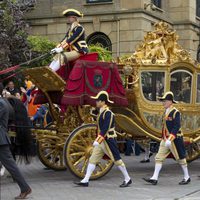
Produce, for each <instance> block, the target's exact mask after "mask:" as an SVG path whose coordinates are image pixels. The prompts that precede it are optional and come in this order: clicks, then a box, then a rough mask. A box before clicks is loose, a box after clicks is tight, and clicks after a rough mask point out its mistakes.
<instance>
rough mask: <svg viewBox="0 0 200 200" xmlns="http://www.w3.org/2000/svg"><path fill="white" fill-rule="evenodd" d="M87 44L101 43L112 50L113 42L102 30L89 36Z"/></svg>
mask: <svg viewBox="0 0 200 200" xmlns="http://www.w3.org/2000/svg"><path fill="white" fill-rule="evenodd" d="M87 44H88V46H90V45H97V44H99V45H101V46H102V47H104V48H106V49H107V50H109V51H112V43H111V40H110V38H109V37H108V36H107V35H106V34H105V33H102V32H94V33H92V34H91V35H89V36H88V37H87Z"/></svg>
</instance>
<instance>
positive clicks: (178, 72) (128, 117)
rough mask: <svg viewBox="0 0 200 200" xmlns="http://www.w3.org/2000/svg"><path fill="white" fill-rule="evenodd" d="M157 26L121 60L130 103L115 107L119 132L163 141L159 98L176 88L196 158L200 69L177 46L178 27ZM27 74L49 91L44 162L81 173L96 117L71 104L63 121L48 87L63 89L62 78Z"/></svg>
mask: <svg viewBox="0 0 200 200" xmlns="http://www.w3.org/2000/svg"><path fill="white" fill-rule="evenodd" d="M154 28H155V30H153V31H151V32H148V33H147V34H146V35H145V37H144V41H143V42H141V44H139V45H138V46H137V48H136V51H135V52H134V53H133V55H132V56H130V57H128V58H125V59H120V62H119V63H118V67H119V71H120V72H121V73H122V76H125V88H126V97H127V99H128V106H127V107H122V106H121V107H113V108H112V111H113V112H114V113H115V116H116V125H117V132H119V133H125V134H121V136H124V135H127V136H128V137H131V138H132V139H133V140H136V141H137V142H138V143H140V144H142V145H145V144H146V143H148V142H149V141H151V140H154V141H158V142H159V141H160V140H161V128H162V115H163V112H164V110H163V106H162V104H161V102H159V101H158V97H160V96H162V95H163V94H164V93H165V92H166V91H172V92H173V93H174V98H175V100H176V101H178V104H177V105H176V107H177V108H178V109H179V110H180V111H181V114H182V131H183V134H184V141H185V144H186V150H187V160H188V161H192V160H195V159H197V158H198V157H199V155H200V112H199V110H200V67H199V64H198V63H197V62H196V61H195V60H194V59H192V58H191V56H190V54H189V52H188V51H186V50H184V49H183V48H182V47H181V46H180V45H179V44H178V35H177V33H176V31H175V30H173V29H172V28H171V27H170V26H169V25H168V24H167V23H165V22H159V23H156V24H155V25H154ZM105 65H106V63H105ZM24 73H25V74H28V75H30V78H31V80H32V81H34V82H35V84H36V85H37V86H38V87H39V89H40V90H42V91H43V93H44V94H46V97H47V99H48V101H49V104H50V108H51V109H50V111H51V113H52V115H53V118H54V120H55V122H53V123H52V125H51V126H50V128H51V127H52V128H54V130H45V131H44V130H41V131H36V135H37V139H38V153H39V158H40V160H41V161H42V162H43V164H45V165H46V166H47V167H49V168H52V169H56V170H60V169H65V167H67V168H68V169H69V170H70V171H71V172H72V173H73V174H74V175H76V176H78V177H83V176H84V174H85V170H86V167H87V163H88V160H89V157H90V155H91V152H92V149H93V147H92V143H93V141H94V139H95V138H96V133H97V126H96V124H95V123H88V121H92V120H91V119H90V120H88V118H89V117H88V116H89V112H90V109H89V107H88V106H78V107H75V106H68V107H67V110H66V113H65V115H64V116H63V117H64V119H63V120H62V119H60V118H59V117H60V116H59V113H58V111H57V110H56V109H55V107H54V104H53V103H52V99H51V96H50V95H49V91H51V90H54V91H58V92H59V91H60V92H62V90H63V88H64V85H65V83H64V82H63V80H62V79H61V78H60V77H59V76H58V75H56V74H55V73H54V72H53V71H51V70H50V69H49V68H47V67H42V68H37V69H27V70H25V71H24ZM44 74H47V76H45V77H44V76H43V75H44ZM48 77H49V78H48ZM48 80H51V81H50V82H51V83H50V82H49V81H48ZM47 82H48V83H49V84H47ZM54 82H55V83H57V85H55V84H54ZM58 118H59V119H58ZM83 120H84V121H83ZM85 120H87V121H85ZM112 166H113V163H112V161H111V160H108V159H104V158H103V159H102V160H101V161H100V162H99V163H98V164H97V168H96V171H95V172H94V173H93V174H92V177H91V178H92V179H97V178H100V177H102V176H104V175H105V174H106V173H107V172H109V170H110V169H111V168H112Z"/></svg>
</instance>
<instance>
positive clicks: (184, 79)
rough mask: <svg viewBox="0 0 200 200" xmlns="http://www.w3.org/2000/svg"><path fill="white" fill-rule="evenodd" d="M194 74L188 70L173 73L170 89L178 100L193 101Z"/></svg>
mask: <svg viewBox="0 0 200 200" xmlns="http://www.w3.org/2000/svg"><path fill="white" fill-rule="evenodd" d="M191 84H192V75H191V74H190V73H189V72H187V71H175V72H173V73H172V74H171V83H170V90H171V91H172V92H173V93H174V99H175V100H176V101H180V102H184V103H190V102H191V92H192V91H191Z"/></svg>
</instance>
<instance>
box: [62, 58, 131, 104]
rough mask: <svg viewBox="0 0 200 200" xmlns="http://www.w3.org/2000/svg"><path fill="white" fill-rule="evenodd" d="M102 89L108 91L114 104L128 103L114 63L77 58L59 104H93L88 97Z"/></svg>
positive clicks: (93, 101)
mask: <svg viewBox="0 0 200 200" xmlns="http://www.w3.org/2000/svg"><path fill="white" fill-rule="evenodd" d="M102 90H106V91H107V92H108V93H109V95H110V99H111V100H113V101H114V102H115V104H114V105H121V106H127V105H128V103H127V99H126V97H125V90H124V88H123V84H122V80H121V78H120V76H119V72H118V68H117V65H116V64H115V63H107V62H94V61H83V60H78V61H77V62H76V63H75V65H74V67H73V70H72V71H71V73H70V76H69V78H68V81H67V84H66V88H65V92H64V95H63V97H62V99H61V104H62V105H95V100H93V99H91V98H90V97H91V96H94V95H96V94H97V93H98V92H99V91H102Z"/></svg>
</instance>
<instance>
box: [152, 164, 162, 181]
mask: <svg viewBox="0 0 200 200" xmlns="http://www.w3.org/2000/svg"><path fill="white" fill-rule="evenodd" d="M161 168H162V164H161V163H156V165H155V170H154V174H153V176H152V177H151V178H150V179H153V180H158V176H159V173H160V170H161Z"/></svg>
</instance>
